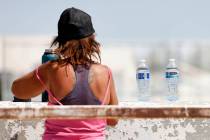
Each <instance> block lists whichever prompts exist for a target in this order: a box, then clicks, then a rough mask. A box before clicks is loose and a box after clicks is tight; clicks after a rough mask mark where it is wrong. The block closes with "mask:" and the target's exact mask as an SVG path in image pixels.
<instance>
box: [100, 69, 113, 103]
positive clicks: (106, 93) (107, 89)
mask: <svg viewBox="0 0 210 140" xmlns="http://www.w3.org/2000/svg"><path fill="white" fill-rule="evenodd" d="M106 67H107V66H106ZM107 70H108V77H109V78H108V83H107V87H106V92H105V95H104V99H103V101H102V104H101V105H105V102H106V100H107V98H108V96H109V93H110V83H111V79H112V72H111V70H110V68H109V67H107Z"/></svg>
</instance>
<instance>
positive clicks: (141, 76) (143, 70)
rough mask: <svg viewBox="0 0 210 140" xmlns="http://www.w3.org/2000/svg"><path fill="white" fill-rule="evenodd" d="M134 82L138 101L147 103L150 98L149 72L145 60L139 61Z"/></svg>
mask: <svg viewBox="0 0 210 140" xmlns="http://www.w3.org/2000/svg"><path fill="white" fill-rule="evenodd" d="M136 80H137V86H138V90H139V93H138V100H140V101H147V100H149V98H150V92H149V87H150V86H149V84H150V71H149V67H148V65H147V63H146V60H144V59H142V60H140V61H139V64H138V67H137V70H136Z"/></svg>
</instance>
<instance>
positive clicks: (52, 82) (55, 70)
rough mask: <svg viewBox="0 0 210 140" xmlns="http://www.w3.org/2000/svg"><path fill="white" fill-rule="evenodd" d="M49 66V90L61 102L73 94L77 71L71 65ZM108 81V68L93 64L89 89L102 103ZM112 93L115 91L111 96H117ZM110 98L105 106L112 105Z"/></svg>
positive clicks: (52, 64)
mask: <svg viewBox="0 0 210 140" xmlns="http://www.w3.org/2000/svg"><path fill="white" fill-rule="evenodd" d="M47 65H48V66H47V67H48V74H47V76H48V78H47V79H48V80H47V81H48V86H49V89H50V90H51V91H52V93H53V94H54V96H55V97H56V98H57V99H58V100H61V99H63V98H64V97H66V96H67V95H68V94H71V91H72V90H73V89H74V87H75V83H76V80H77V79H76V76H75V71H74V70H73V68H72V66H71V65H70V64H69V65H65V66H61V65H59V64H58V63H57V62H53V63H48V64H47ZM108 79H109V74H108V69H107V67H106V66H103V65H100V64H92V65H91V66H90V70H89V74H88V83H89V87H90V89H91V91H92V93H93V94H94V96H95V97H96V98H97V99H98V100H100V101H102V100H103V98H104V96H105V92H106V88H107V84H108ZM111 91H112V92H113V90H111V89H110V95H111V94H115V93H112V92H111ZM114 92H115V91H114ZM110 97H111V96H108V98H107V99H106V101H105V104H110ZM112 100H114V99H112Z"/></svg>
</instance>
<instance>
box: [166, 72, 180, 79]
mask: <svg viewBox="0 0 210 140" xmlns="http://www.w3.org/2000/svg"><path fill="white" fill-rule="evenodd" d="M175 77H178V73H177V72H166V78H175Z"/></svg>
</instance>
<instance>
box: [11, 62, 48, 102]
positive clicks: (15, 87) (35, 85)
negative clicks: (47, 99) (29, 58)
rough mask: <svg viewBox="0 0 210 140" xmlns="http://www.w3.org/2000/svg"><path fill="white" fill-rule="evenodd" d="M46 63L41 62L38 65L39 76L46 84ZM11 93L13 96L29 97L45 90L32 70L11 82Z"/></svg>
mask: <svg viewBox="0 0 210 140" xmlns="http://www.w3.org/2000/svg"><path fill="white" fill-rule="evenodd" d="M46 67H47V65H46V64H43V65H41V66H40V67H39V76H40V77H41V78H42V79H43V80H44V82H45V84H47V81H46V79H47V78H46V77H47V75H46V74H47V73H46ZM11 90H12V93H13V94H14V96H15V97H17V98H20V99H30V98H31V97H35V96H38V95H39V94H41V93H42V91H44V90H45V87H44V86H43V85H42V84H41V83H40V81H39V80H38V79H37V77H36V71H35V70H33V71H32V72H30V73H28V74H26V75H24V76H22V77H20V78H18V79H16V80H15V81H14V82H13V83H12V88H11Z"/></svg>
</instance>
